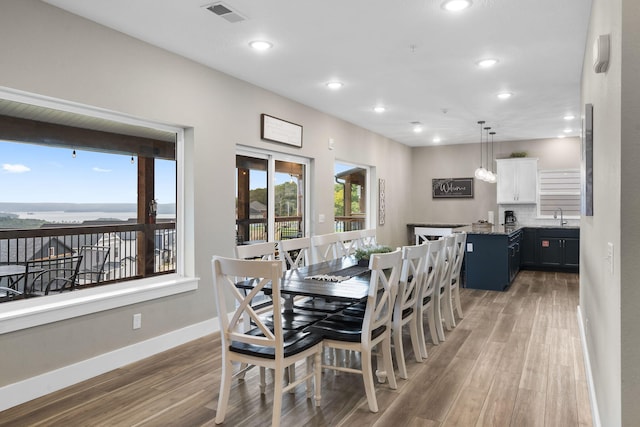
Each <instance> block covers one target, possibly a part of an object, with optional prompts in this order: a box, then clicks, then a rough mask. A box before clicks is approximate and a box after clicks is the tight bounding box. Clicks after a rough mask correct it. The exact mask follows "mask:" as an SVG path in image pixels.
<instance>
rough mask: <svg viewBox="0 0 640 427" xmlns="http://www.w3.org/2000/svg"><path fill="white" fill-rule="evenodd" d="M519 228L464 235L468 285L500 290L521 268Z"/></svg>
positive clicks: (505, 286)
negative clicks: (513, 230)
mask: <svg viewBox="0 0 640 427" xmlns="http://www.w3.org/2000/svg"><path fill="white" fill-rule="evenodd" d="M520 238H521V234H520V232H516V233H513V234H509V235H507V234H473V233H469V234H468V235H467V248H466V252H465V283H466V287H467V288H473V289H488V290H493V291H503V290H505V289H506V288H507V286H509V285H510V284H511V282H512V281H513V279H514V278H515V276H516V275H517V274H518V271H520Z"/></svg>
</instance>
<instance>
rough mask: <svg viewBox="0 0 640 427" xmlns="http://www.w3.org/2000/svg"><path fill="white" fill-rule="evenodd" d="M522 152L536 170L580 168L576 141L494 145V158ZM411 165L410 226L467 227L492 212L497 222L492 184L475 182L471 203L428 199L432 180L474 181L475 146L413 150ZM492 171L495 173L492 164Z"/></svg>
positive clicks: (477, 151)
mask: <svg viewBox="0 0 640 427" xmlns="http://www.w3.org/2000/svg"><path fill="white" fill-rule="evenodd" d="M521 151H525V152H527V155H528V157H537V158H538V169H569V168H579V167H580V139H579V138H563V139H556V138H553V139H538V140H524V141H500V142H496V143H494V152H495V157H496V158H504V157H509V155H510V154H511V153H512V152H521ZM485 155H486V154H485ZM485 159H486V157H485ZM411 162H412V163H411V169H412V175H411V179H412V182H411V185H412V194H414V195H415V197H414V200H413V204H412V208H411V210H410V212H409V215H410V220H411V222H416V223H420V222H426V223H462V224H469V223H472V222H475V221H478V220H479V219H487V216H488V211H494V212H495V215H496V220H498V219H499V218H498V205H497V204H496V185H495V184H488V183H486V182H483V181H479V180H475V183H474V185H475V188H474V198H473V199H436V200H434V199H432V197H431V180H432V179H433V178H454V177H455V178H463V177H473V173H474V171H475V170H476V168H477V167H478V166H480V146H479V145H478V144H460V145H445V146H440V147H424V148H415V149H414V150H413V156H412V160H411ZM485 162H486V160H485ZM485 166H486V164H485ZM493 170H494V171H495V170H496V168H495V163H494V164H493Z"/></svg>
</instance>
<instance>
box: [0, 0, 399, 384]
mask: <svg viewBox="0 0 640 427" xmlns="http://www.w3.org/2000/svg"><path fill="white" fill-rule="evenodd" d="M0 8H1V10H0V51H1V52H2V53H3V55H2V70H1V71H0V75H1V76H2V81H0V85H3V86H6V87H10V88H14V89H19V90H23V91H27V92H32V93H37V94H41V95H46V96H51V97H54V98H59V99H64V100H69V101H74V102H79V103H83V104H88V105H92V106H97V107H101V108H105V109H109V110H114V111H118V112H122V113H126V114H130V115H133V116H136V117H141V118H144V119H149V120H155V121H159V122H164V123H169V124H179V125H181V126H184V127H185V128H187V134H186V138H187V141H186V143H187V156H188V157H187V158H186V165H187V167H186V169H187V172H188V173H187V189H186V191H187V194H186V199H187V207H188V216H191V217H192V219H191V218H188V222H189V223H190V224H191V225H190V226H191V227H192V228H193V230H194V231H195V232H194V234H195V237H194V238H193V239H192V241H188V242H187V244H188V245H189V246H191V247H192V248H193V252H194V253H195V256H194V259H193V260H192V261H191V263H190V264H191V266H190V267H189V268H188V272H189V273H190V274H191V275H194V276H198V277H200V278H201V281H200V287H199V289H198V290H197V291H195V292H190V293H186V294H181V295H179V296H175V297H171V298H164V299H160V300H155V301H150V302H147V303H143V304H137V305H133V306H128V307H123V308H120V309H116V310H110V311H105V312H100V313H95V314H93V315H89V316H84V317H80V318H75V319H71V320H67V321H63V322H59V323H55V324H49V325H45V326H42V327H36V328H31V329H27V330H22V331H17V332H13V333H8V334H4V335H0V348H2V356H3V367H2V375H1V376H0V386H3V385H7V384H11V383H14V382H17V381H19V380H22V379H25V378H29V377H32V376H35V375H37V374H41V373H44V372H47V371H50V370H53V369H56V368H59V367H61V366H64V365H67V364H71V363H74V362H77V361H81V360H84V359H87V358H90V357H93V356H97V355H99V354H102V353H106V352H109V351H112V350H114V349H118V348H122V347H124V346H127V345H131V344H134V343H137V342H141V341H143V340H146V339H149V338H151V337H154V336H158V335H160V334H164V333H167V332H170V331H175V330H178V329H181V328H183V327H186V326H189V325H193V324H196V323H199V322H203V321H205V320H207V319H211V318H213V317H215V316H216V313H215V310H214V302H213V291H212V285H211V272H210V268H211V267H210V260H211V256H212V255H214V254H219V255H226V256H231V255H232V254H233V245H234V242H235V237H234V226H235V212H234V196H235V195H234V186H233V176H234V165H235V157H234V156H235V150H236V145H237V144H240V145H246V146H254V147H260V148H265V149H271V150H277V151H282V152H287V153H293V154H296V155H300V156H304V157H308V158H311V159H313V160H312V168H313V170H312V172H313V173H312V176H313V181H312V182H311V188H312V201H311V203H312V210H313V212H311V214H312V215H313V218H315V219H317V218H318V214H319V213H324V214H325V215H326V218H327V219H326V222H325V223H324V224H315V223H314V224H313V226H312V232H315V233H324V232H329V231H331V230H332V226H333V182H334V180H333V164H334V160H335V159H336V158H339V159H341V160H343V161H349V162H353V163H359V164H366V165H370V166H372V167H373V168H374V172H375V175H376V177H379V178H385V179H386V186H387V204H388V207H387V216H386V219H387V224H386V225H384V226H382V227H380V228H379V230H378V238H379V240H380V241H381V242H385V243H389V244H391V245H397V244H400V243H401V241H400V239H402V238H403V237H404V234H400V235H399V237H398V236H397V233H398V230H400V229H403V227H404V224H405V223H406V221H407V219H406V217H405V216H406V214H405V211H406V210H405V209H404V207H405V206H407V204H408V191H407V188H406V182H407V181H408V173H409V172H408V171H409V170H410V153H411V150H410V149H409V148H408V147H406V146H404V145H401V144H398V143H396V142H393V141H390V140H389V139H387V138H384V137H381V136H379V135H376V134H373V133H371V132H368V131H365V130H363V129H361V128H358V127H356V126H354V125H352V124H349V123H346V122H344V121H342V120H338V119H336V118H333V117H331V116H328V115H326V114H323V113H320V112H318V111H316V110H313V109H311V108H308V107H305V106H303V105H300V104H298V103H295V102H292V101H290V100H287V99H284V98H282V97H280V96H277V95H275V94H273V93H270V92H268V91H265V90H263V89H260V88H257V87H255V86H252V85H250V84H247V83H245V82H242V81H240V80H237V79H235V78H232V77H229V76H227V75H225V74H222V73H220V72H217V71H214V70H211V69H208V68H206V67H204V66H201V65H198V64H196V63H194V62H192V61H189V60H186V59H183V58H180V57H178V56H176V55H173V54H170V53H168V52H166V51H163V50H160V49H157V48H155V47H152V46H150V45H147V44H145V43H143V42H140V41H137V40H135V39H132V38H130V37H127V36H125V35H122V34H119V33H117V32H115V31H113V30H110V29H107V28H105V27H102V26H99V25H97V24H95V23H93V22H91V21H88V20H85V19H81V18H78V17H76V16H74V15H71V14H69V13H67V12H64V11H61V10H59V9H56V8H54V7H51V6H48V5H46V4H44V3H41V2H39V1H36V0H3V1H2V4H1V6H0ZM261 113H267V114H271V115H273V116H276V117H280V118H283V119H286V120H289V121H292V122H295V123H298V124H301V125H302V126H303V127H304V146H303V148H302V149H295V148H288V147H286V146H283V145H280V144H271V143H266V142H264V141H261V140H260V134H259V131H260V122H259V120H260V114H261ZM328 138H334V139H335V145H336V148H335V150H333V151H330V150H329V149H328V146H327V141H328ZM370 194H371V195H372V196H374V197H375V194H377V193H376V190H375V189H374V190H373V191H371V193H370ZM399 224H401V225H399ZM133 313H142V315H143V319H144V321H143V328H142V329H140V330H136V331H133V330H132V329H131V318H132V314H133Z"/></svg>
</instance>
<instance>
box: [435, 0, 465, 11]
mask: <svg viewBox="0 0 640 427" xmlns="http://www.w3.org/2000/svg"><path fill="white" fill-rule="evenodd" d="M470 6H471V0H447V1H445V2H444V3H442V5H441V7H442V8H443V9H444V10H447V11H449V12H459V11H461V10H464V9H466V8H468V7H470Z"/></svg>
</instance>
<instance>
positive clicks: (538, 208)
mask: <svg viewBox="0 0 640 427" xmlns="http://www.w3.org/2000/svg"><path fill="white" fill-rule="evenodd" d="M567 172H570V173H572V174H576V175H577V177H578V179H581V175H580V169H578V168H565V169H541V170H539V171H538V183H537V184H538V199H537V204H536V214H537V217H538V218H540V219H551V218H554V217H553V215H543V214H542V213H541V208H542V201H541V199H542V197H543V196H546V195H558V196H572V197H573V196H577V198H578V204H580V202H581V191H582V190H581V188H580V186H579V187H578V190H577V192H576V191H564V192H563V191H560V192H546V191H544V190H543V189H542V179H543V176H544V174H545V173H567ZM579 210H580V207H579V206H578V211H579ZM563 216H564V219H580V215H579V214H578V215H567V214H564V215H563Z"/></svg>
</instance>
